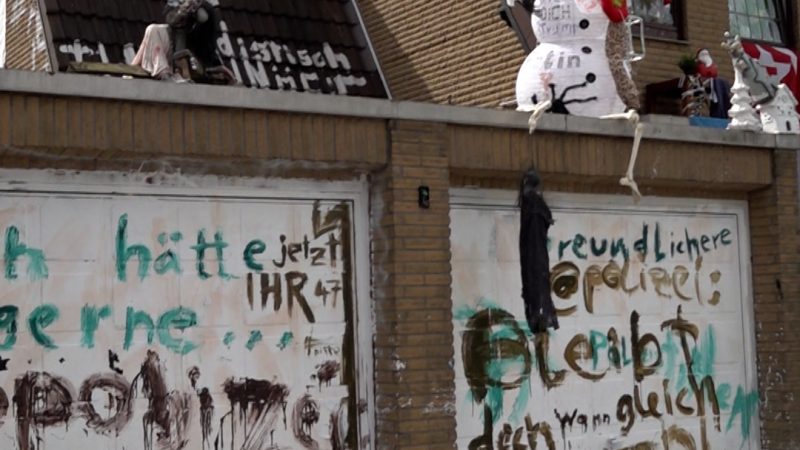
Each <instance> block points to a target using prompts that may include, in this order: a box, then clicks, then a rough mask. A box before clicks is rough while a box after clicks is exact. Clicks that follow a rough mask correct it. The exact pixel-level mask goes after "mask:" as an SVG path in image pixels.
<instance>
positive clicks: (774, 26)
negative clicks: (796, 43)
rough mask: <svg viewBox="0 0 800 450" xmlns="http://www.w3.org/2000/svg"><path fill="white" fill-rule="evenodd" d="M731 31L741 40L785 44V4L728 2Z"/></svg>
mask: <svg viewBox="0 0 800 450" xmlns="http://www.w3.org/2000/svg"><path fill="white" fill-rule="evenodd" d="M728 9H729V11H730V22H731V31H732V32H733V33H734V34H738V35H739V36H741V37H742V38H743V39H752V40H756V41H766V42H773V43H779V44H786V43H787V37H788V32H787V31H788V30H787V28H788V27H787V25H788V24H787V20H786V18H787V17H788V15H787V14H786V4H785V2H784V1H783V0H728Z"/></svg>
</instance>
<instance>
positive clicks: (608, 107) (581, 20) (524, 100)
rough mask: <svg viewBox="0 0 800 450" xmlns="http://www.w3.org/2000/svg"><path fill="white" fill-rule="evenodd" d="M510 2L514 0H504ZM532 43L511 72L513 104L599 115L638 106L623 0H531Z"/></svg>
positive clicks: (559, 111) (585, 114)
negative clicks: (514, 77)
mask: <svg viewBox="0 0 800 450" xmlns="http://www.w3.org/2000/svg"><path fill="white" fill-rule="evenodd" d="M508 3H509V4H510V5H513V4H514V0H508ZM532 6H533V11H532V14H531V23H532V25H533V31H534V33H535V35H536V39H537V41H538V45H537V46H536V48H534V49H533V51H532V52H531V53H530V54H529V55H528V57H527V58H526V59H525V62H524V63H523V64H522V67H521V68H520V70H519V74H518V75H517V86H516V94H517V105H518V108H517V109H518V110H520V111H528V112H530V111H534V110H536V107H537V105H539V104H540V103H542V102H545V101H549V102H550V105H548V106H547V108H546V109H547V111H548V112H554V113H561V114H575V115H579V116H590V117H601V116H604V115H608V114H614V113H623V112H625V111H626V110H629V109H638V108H639V95H638V92H637V90H636V85H635V84H634V83H633V80H632V78H631V71H630V64H629V63H630V61H631V60H634V59H636V58H639V57H640V56H639V55H635V54H634V53H633V52H632V42H631V38H630V29H629V26H630V24H631V20H626V19H628V17H629V16H628V10H627V5H626V4H625V1H624V0H536V1H535V2H533V4H532Z"/></svg>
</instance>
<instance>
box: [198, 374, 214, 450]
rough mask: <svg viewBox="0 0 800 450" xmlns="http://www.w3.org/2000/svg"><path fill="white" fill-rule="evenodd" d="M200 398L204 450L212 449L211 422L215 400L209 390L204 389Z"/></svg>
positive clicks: (199, 394) (200, 393)
mask: <svg viewBox="0 0 800 450" xmlns="http://www.w3.org/2000/svg"><path fill="white" fill-rule="evenodd" d="M197 395H198V396H199V397H200V428H201V430H202V433H203V450H205V449H206V448H211V446H210V440H211V422H212V419H213V418H214V399H213V398H212V397H211V393H210V392H209V391H208V388H203V389H201V390H200V392H199V393H198V394H197Z"/></svg>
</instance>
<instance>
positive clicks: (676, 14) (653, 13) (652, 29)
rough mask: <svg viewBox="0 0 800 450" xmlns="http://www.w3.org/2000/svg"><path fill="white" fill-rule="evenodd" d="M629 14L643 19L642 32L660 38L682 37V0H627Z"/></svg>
mask: <svg viewBox="0 0 800 450" xmlns="http://www.w3.org/2000/svg"><path fill="white" fill-rule="evenodd" d="M628 7H629V9H630V11H631V14H633V15H636V16H639V17H641V18H642V19H644V22H645V27H644V34H645V36H647V37H653V38H661V39H684V35H683V0H629V2H628Z"/></svg>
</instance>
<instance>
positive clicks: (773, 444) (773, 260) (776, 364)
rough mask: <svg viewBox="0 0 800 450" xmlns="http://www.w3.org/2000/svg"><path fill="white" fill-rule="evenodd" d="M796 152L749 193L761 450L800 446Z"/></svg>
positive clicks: (783, 156)
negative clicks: (772, 178)
mask: <svg viewBox="0 0 800 450" xmlns="http://www.w3.org/2000/svg"><path fill="white" fill-rule="evenodd" d="M797 162H798V161H797V153H796V152H794V151H778V152H776V153H775V181H774V183H773V185H772V186H770V187H769V188H767V189H763V190H759V191H756V192H753V193H751V194H750V199H749V203H750V232H751V244H752V247H753V250H752V257H753V288H754V299H755V312H756V323H757V327H756V330H757V331H756V344H757V350H758V377H759V391H760V396H761V404H762V409H761V420H762V435H761V440H762V448H764V449H788V448H797V447H798V445H800V432H798V430H797V427H796V425H795V424H794V421H795V418H796V417H798V413H800V406H798V404H797V401H796V393H797V390H798V385H800V365H798V363H797V361H798V349H800V332H798V331H797V323H798V320H800V310H799V309H798V306H797V300H798V295H799V294H800V256H799V255H800V252H799V251H798V250H800V246H799V245H798V244H800V241H799V240H798V206H797V205H798V191H797V186H798V179H797V168H798V166H797Z"/></svg>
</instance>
